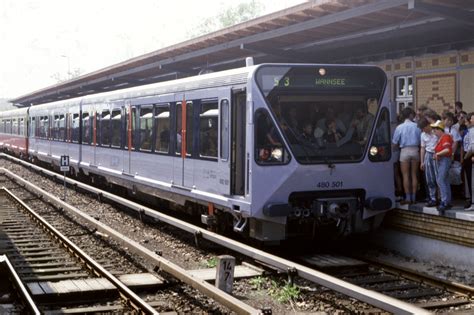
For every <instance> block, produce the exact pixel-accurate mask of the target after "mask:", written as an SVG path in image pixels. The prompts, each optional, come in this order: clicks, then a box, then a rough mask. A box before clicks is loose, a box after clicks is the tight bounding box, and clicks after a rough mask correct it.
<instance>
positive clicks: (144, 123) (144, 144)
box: [140, 106, 153, 152]
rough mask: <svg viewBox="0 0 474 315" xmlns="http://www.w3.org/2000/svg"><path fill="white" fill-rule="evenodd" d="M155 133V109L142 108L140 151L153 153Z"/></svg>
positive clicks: (149, 107)
mask: <svg viewBox="0 0 474 315" xmlns="http://www.w3.org/2000/svg"><path fill="white" fill-rule="evenodd" d="M152 131H153V107H151V106H146V107H144V106H142V107H141V108H140V151H147V152H149V151H151V144H152V139H153V138H152Z"/></svg>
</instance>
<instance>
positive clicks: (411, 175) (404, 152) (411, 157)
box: [392, 107, 421, 204]
mask: <svg viewBox="0 0 474 315" xmlns="http://www.w3.org/2000/svg"><path fill="white" fill-rule="evenodd" d="M414 117H415V112H414V110H413V109H412V108H410V107H405V108H404V109H403V110H402V118H403V119H404V122H403V123H402V124H401V125H398V126H397V128H396V129H395V132H394V133H393V139H392V144H393V145H394V146H398V147H399V148H400V169H401V171H402V178H403V189H404V191H405V200H403V201H402V202H401V204H411V203H414V202H415V201H416V191H417V189H418V168H419V165H420V136H421V130H420V129H419V128H418V126H417V125H416V123H415V122H413V119H414Z"/></svg>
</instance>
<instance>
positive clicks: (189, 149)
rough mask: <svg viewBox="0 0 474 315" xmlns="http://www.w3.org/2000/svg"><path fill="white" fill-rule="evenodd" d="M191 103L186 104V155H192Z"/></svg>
mask: <svg viewBox="0 0 474 315" xmlns="http://www.w3.org/2000/svg"><path fill="white" fill-rule="evenodd" d="M193 117H194V115H193V103H192V102H188V103H186V155H187V156H191V155H192V154H193Z"/></svg>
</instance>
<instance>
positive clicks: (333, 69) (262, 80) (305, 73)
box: [256, 66, 385, 95]
mask: <svg viewBox="0 0 474 315" xmlns="http://www.w3.org/2000/svg"><path fill="white" fill-rule="evenodd" d="M256 78H257V83H258V85H259V87H260V89H261V90H262V91H263V92H264V93H265V95H268V93H269V92H270V91H272V90H274V89H278V90H281V89H283V90H284V89H288V90H290V89H301V88H304V89H310V90H311V89H316V90H320V89H322V90H327V89H330V90H331V89H332V90H333V89H366V90H367V89H371V90H381V89H382V88H383V86H384V84H385V76H384V74H383V71H382V70H380V69H378V68H373V67H357V66H294V67H285V66H264V67H262V68H260V69H259V70H258V72H257V75H256Z"/></svg>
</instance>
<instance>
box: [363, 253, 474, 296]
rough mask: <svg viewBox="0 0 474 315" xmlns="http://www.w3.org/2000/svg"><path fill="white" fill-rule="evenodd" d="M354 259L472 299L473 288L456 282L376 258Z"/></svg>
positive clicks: (473, 294)
mask: <svg viewBox="0 0 474 315" xmlns="http://www.w3.org/2000/svg"><path fill="white" fill-rule="evenodd" d="M355 257H356V258H357V259H360V260H362V261H366V262H368V263H371V264H374V265H376V266H378V267H380V268H382V269H383V270H385V271H386V272H388V273H391V274H396V275H398V276H400V277H403V278H406V279H410V280H413V281H417V282H422V283H427V284H430V285H433V286H435V287H438V288H441V289H444V290H448V291H450V292H453V293H456V294H459V295H463V296H467V297H470V298H472V297H474V287H471V286H468V285H465V284H462V283H458V282H453V281H449V280H445V279H440V278H437V277H434V276H431V275H429V274H426V273H423V272H419V271H416V270H412V269H409V268H405V267H402V266H399V265H395V264H393V263H390V262H388V261H383V260H380V259H377V258H372V257H366V256H360V257H359V256H355Z"/></svg>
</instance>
